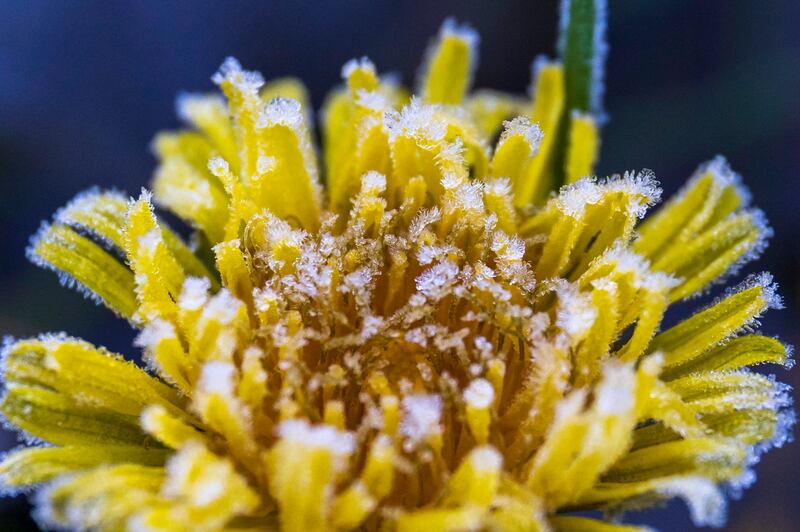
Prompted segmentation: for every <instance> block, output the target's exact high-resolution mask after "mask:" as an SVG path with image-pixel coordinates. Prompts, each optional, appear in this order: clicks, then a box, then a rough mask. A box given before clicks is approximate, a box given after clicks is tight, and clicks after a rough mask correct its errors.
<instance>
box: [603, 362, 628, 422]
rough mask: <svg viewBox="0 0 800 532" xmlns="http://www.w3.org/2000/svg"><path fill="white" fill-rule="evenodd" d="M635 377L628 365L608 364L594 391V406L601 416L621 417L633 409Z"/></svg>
mask: <svg viewBox="0 0 800 532" xmlns="http://www.w3.org/2000/svg"><path fill="white" fill-rule="evenodd" d="M635 386H636V376H635V375H634V373H633V367H632V366H631V365H629V364H617V363H613V362H612V363H608V364H606V365H605V366H604V368H603V380H602V381H601V382H600V385H599V386H598V387H597V389H596V390H595V403H594V406H595V408H596V409H597V411H598V412H600V413H602V414H611V415H622V414H626V413H628V412H630V411H631V409H632V408H633V407H634V403H635V401H634V387H635Z"/></svg>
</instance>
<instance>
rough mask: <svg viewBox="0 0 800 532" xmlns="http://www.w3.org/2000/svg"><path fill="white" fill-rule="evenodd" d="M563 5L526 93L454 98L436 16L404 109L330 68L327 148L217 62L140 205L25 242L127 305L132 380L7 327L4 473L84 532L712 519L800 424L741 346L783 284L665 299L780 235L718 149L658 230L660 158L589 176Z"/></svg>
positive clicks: (300, 108) (392, 95) (87, 216)
mask: <svg viewBox="0 0 800 532" xmlns="http://www.w3.org/2000/svg"><path fill="white" fill-rule="evenodd" d="M580 3H582V2H576V4H580ZM583 3H586V2H583ZM569 5H570V3H569V2H567V3H565V6H567V7H565V10H566V11H565V14H564V17H566V18H568V19H569V15H570V14H572V15H573V18H572V20H571V21H569V20H567V21H566V22H565V28H566V29H565V30H564V31H565V35H566V36H565V37H564V41H565V42H564V43H562V48H566V49H567V50H566V51H562V54H564V61H563V62H561V61H549V62H548V61H539V62H537V64H536V68H535V72H534V74H535V78H534V81H533V86H534V89H533V94H534V97H533V101H532V103H529V102H527V101H525V100H523V99H520V98H517V97H513V96H508V95H504V94H501V93H497V92H486V91H484V92H481V91H477V92H471V91H470V82H471V76H472V72H473V70H474V67H475V63H476V57H477V55H476V54H477V45H478V38H477V36H476V34H475V32H474V31H473V30H471V29H469V28H467V27H463V26H458V25H456V24H454V23H451V22H446V23H445V24H444V26H443V27H442V30H441V32H440V34H439V35H438V37H437V38H436V40H435V41H434V43H433V44H432V45H431V47H430V49H429V51H428V54H427V59H426V62H425V67H424V69H423V73H422V76H421V80H420V85H419V90H418V95H417V96H413V97H409V95H408V94H407V93H406V91H405V90H404V89H403V88H401V87H399V86H398V85H396V84H394V83H393V82H392V81H390V80H386V79H382V78H381V77H380V76H379V75H378V74H377V69H376V67H375V66H374V65H373V64H372V63H371V62H370V61H369V60H368V59H366V58H362V59H358V60H353V61H351V62H348V63H347V65H345V67H344V68H343V69H342V76H343V78H344V86H343V87H341V88H339V89H336V90H335V91H334V92H333V93H332V94H331V96H330V97H329V98H328V100H327V102H326V104H325V107H324V109H323V113H322V119H321V133H322V139H323V140H322V149H321V160H322V164H320V163H319V162H318V154H317V149H316V147H315V144H314V141H313V136H314V132H313V128H312V119H311V112H310V109H309V106H308V104H307V102H306V96H305V91H304V89H303V88H302V86H301V85H300V84H299V83H298V82H296V81H295V80H291V79H282V80H278V81H275V82H269V83H265V81H264V79H263V78H262V77H261V75H260V74H258V73H255V72H248V71H246V70H244V69H242V67H241V66H240V65H239V63H237V62H236V61H235V60H233V59H228V60H226V61H225V62H224V63H223V65H222V67H221V68H220V70H219V72H218V73H217V74H215V75H214V77H213V80H214V82H215V83H216V84H217V85H218V86H219V88H220V89H221V91H222V93H223V94H224V95H225V98H224V99H223V98H221V97H220V96H217V95H185V96H182V97H181V98H180V99H179V102H178V110H179V114H180V116H181V117H182V118H183V119H184V120H185V121H186V122H187V123H188V125H189V129H187V130H183V131H178V132H170V133H162V134H159V135H158V136H157V137H156V139H155V141H154V144H153V146H154V150H155V152H156V154H157V155H158V158H159V166H158V169H157V170H156V173H155V177H154V180H153V183H152V193H151V192H149V191H143V192H142V193H141V195H139V196H138V198H132V199H129V198H127V197H126V196H124V195H122V194H120V193H116V192H106V191H98V190H92V191H89V192H87V193H84V194H82V195H79V196H78V197H77V198H76V199H75V200H73V201H72V202H71V203H70V204H69V205H67V206H66V207H64V208H63V209H62V210H60V211H59V212H58V213H57V214H56V215H55V217H54V220H53V222H52V223H50V224H47V225H45V226H43V227H42V229H41V231H40V232H39V233H38V234H37V235H36V236H35V237H34V239H33V241H32V243H31V247H30V250H29V255H30V257H31V259H32V260H33V261H34V262H35V263H37V264H39V265H42V266H45V267H47V268H51V269H54V270H56V271H57V272H59V275H61V276H62V280H63V281H64V282H65V283H67V284H70V285H74V286H77V287H79V288H80V289H81V290H84V291H85V292H86V293H87V294H89V295H91V297H93V298H94V299H96V300H97V301H99V302H101V303H102V304H104V305H106V306H107V307H108V308H110V309H111V310H113V311H114V312H116V313H117V314H119V315H120V316H121V317H123V318H125V319H127V320H128V321H130V323H131V325H132V326H133V327H135V328H137V329H138V330H139V331H140V332H139V335H138V338H137V340H136V345H137V346H138V347H140V348H141V349H142V352H143V359H144V361H145V362H146V365H147V367H146V368H141V367H138V366H137V365H135V364H133V363H132V362H128V361H125V360H124V359H123V358H122V357H121V356H120V355H116V354H113V353H109V352H108V351H106V350H105V349H103V348H100V347H95V346H93V345H91V344H89V343H86V342H84V341H82V340H78V339H75V338H71V337H68V336H66V335H62V334H55V335H43V336H40V337H38V338H32V339H25V340H18V341H11V342H9V343H8V344H7V345H6V346H5V349H4V352H3V361H2V372H3V379H4V381H5V394H4V397H3V400H2V405H1V406H0V410H2V413H3V415H4V416H5V418H6V420H7V421H8V423H9V424H11V425H12V426H14V427H16V428H19V429H20V430H21V431H23V433H24V434H26V435H27V437H28V441H29V443H30V445H29V446H28V447H25V448H23V449H20V450H17V451H15V452H13V453H11V454H9V455H7V456H6V457H5V459H4V460H3V462H2V464H0V474H1V475H2V481H3V483H4V484H5V485H6V486H7V487H9V488H14V489H26V488H28V487H34V486H35V487H37V488H38V493H37V496H36V501H37V515H38V517H39V519H40V520H41V522H42V523H43V524H44V525H46V526H62V527H69V528H80V529H100V530H118V529H124V528H130V529H135V530H233V529H273V528H280V529H283V530H289V531H294V530H296V531H300V530H326V529H356V528H364V529H382V528H383V527H389V529H397V530H401V531H403V530H415V529H426V530H465V529H469V530H477V529H489V530H549V529H557V530H562V529H563V530H574V529H578V528H580V529H587V530H599V528H596V527H600V526H601V524H600V523H599V522H597V521H595V520H593V519H591V518H587V517H579V516H575V515H571V512H575V511H579V510H592V509H599V510H604V511H608V512H619V511H622V510H626V509H631V508H639V507H642V506H647V505H651V504H655V503H657V502H659V501H663V500H666V499H669V498H672V497H676V496H678V497H682V498H683V499H685V500H686V502H687V504H688V506H689V509H690V511H691V513H692V517H693V519H694V520H695V522H696V523H697V524H700V525H702V524H711V525H716V524H719V523H721V522H722V519H723V518H724V505H725V497H724V495H723V491H724V490H725V489H739V488H741V487H743V486H744V485H745V484H746V483H747V482H749V479H750V478H751V476H752V474H751V472H750V471H751V466H752V465H753V463H754V462H755V460H756V459H757V457H758V455H759V453H761V452H762V451H763V450H765V449H767V448H769V447H771V446H773V445H779V444H780V443H782V442H783V440H784V439H785V438H786V437H787V434H788V429H789V426H790V424H791V422H792V413H791V411H790V409H789V407H790V399H789V396H788V389H787V387H786V386H785V385H782V384H780V383H779V382H777V381H775V380H774V379H773V378H769V377H765V376H762V375H761V374H758V373H755V372H753V371H751V370H750V369H749V367H750V366H752V365H755V364H760V363H767V362H768V363H774V364H784V365H786V364H788V361H789V358H788V353H787V348H786V347H785V346H784V345H782V344H781V343H780V342H779V341H777V340H775V339H773V338H768V337H764V336H760V335H758V334H755V333H754V330H755V329H756V327H757V325H758V322H757V320H758V318H759V317H760V316H761V315H762V314H763V313H764V312H765V311H766V310H768V309H769V308H775V307H779V306H780V299H779V298H778V296H777V295H776V294H775V287H774V284H773V283H772V280H771V278H770V276H769V275H767V274H762V275H758V276H754V277H750V278H748V279H747V280H745V281H744V282H743V283H741V284H740V285H738V287H737V288H735V289H732V290H730V291H729V292H727V293H726V294H725V295H724V296H722V297H721V298H720V299H718V300H716V301H714V302H713V303H712V304H710V305H709V306H708V307H706V308H705V309H704V310H701V311H699V312H697V313H696V314H694V315H693V316H691V317H689V318H687V319H685V320H683V321H680V322H678V323H677V324H667V323H665V320H664V314H665V312H666V311H667V309H668V307H669V306H670V305H672V304H673V303H677V302H679V301H681V300H684V299H687V298H691V297H695V296H697V295H699V294H703V293H705V292H706V291H707V289H708V287H709V286H710V285H711V284H712V283H714V282H716V281H717V280H718V279H719V278H720V277H721V276H724V275H726V274H731V273H733V272H735V270H736V268H737V267H738V266H739V265H740V264H742V263H743V262H744V261H746V260H749V259H752V258H754V257H755V256H756V255H757V254H758V253H759V252H760V250H761V249H762V248H763V247H764V242H765V240H766V238H767V237H768V236H769V229H768V228H767V226H766V224H765V222H764V217H763V214H761V212H760V211H758V210H755V209H752V208H750V207H748V200H749V196H748V194H747V193H746V191H745V189H744V188H743V186H742V185H741V183H740V180H739V178H738V176H736V175H735V174H734V173H733V172H732V171H731V170H730V169H729V167H728V165H727V163H726V162H725V161H724V160H723V159H722V158H717V159H714V160H712V161H711V162H709V163H707V164H704V165H702V166H701V167H700V168H699V169H698V171H697V173H696V175H695V176H694V177H693V178H692V179H691V180H690V181H689V183H688V184H687V185H686V187H685V188H684V190H683V191H682V192H680V193H679V194H678V195H677V196H676V197H675V198H673V199H671V200H670V201H668V202H667V203H666V204H665V205H664V206H663V207H661V208H660V209H659V210H657V211H656V212H655V214H653V215H650V216H647V217H645V213H646V212H647V211H648V210H649V209H650V208H651V207H652V206H653V205H654V204H655V203H657V202H658V201H659V199H660V189H659V188H658V184H657V182H656V181H655V178H654V176H653V173H652V172H650V171H647V170H645V171H642V172H627V173H625V174H624V175H616V176H612V177H609V178H607V179H596V178H593V177H587V176H591V175H592V173H593V166H594V162H595V159H596V153H597V148H598V138H599V137H598V121H599V117H600V110H599V109H598V106H599V91H598V90H596V89H595V90H594V91H589V92H587V93H586V94H584V95H583V96H581V95H580V93H579V92H577V93H576V92H575V90H574V87H575V80H576V76H578V75H579V73H580V72H579V70H580V69H578V70H574V69H573V70H570V68H571V67H570V65H571V64H573V63H574V57H573V56H572V55H571V52H570V46H571V44H570V43H571V42H572V41H571V40H570V39H571V38H570V35H571V34H570V31H572V28H573V27H574V26H573V25H574V24H577V23H578V22H580V21H581V20H580V19H578V18H575V17H576V16H575V13H572V12H571V11H569V9H570V8H569ZM593 5H594V4H593ZM601 11H602V10H601ZM601 11H599V12H597V13H595V14H596V18H598V19H602V16H601V15H602V12H601ZM590 28H591V30H590V31H594V32H595V33H597V32H601V31H602V24H592V25H590ZM595 37H596V35H595ZM587 42H589V43H590V48H592V47H593V48H594V51H593V54H594V55H598V54H599V55H602V50H601V49H602V48H603V46H602V41H601V40H597V39H594V40H593V39H589V40H588V41H587ZM598 43H600V44H598ZM576 72H578V73H576ZM585 79H587V80H588V83H589V85H587V86H591V85H592V84H596V83H597V81H598V79H599V70H598V67H597V65H596V64H595V65H594V66H592V67H591V68H589V76H588V77H586V78H585ZM576 94H577V96H576ZM581 98H583V100H585V102H584V103H585V105H584V104H581V101H582V100H581ZM516 115H519V116H516ZM515 116H516V118H515ZM498 134H499V140H498V141H497V142H496V143H494V145H493V144H492V142H491V140H490V139H492V138H495V137H496V136H497V135H498ZM320 176H324V179H322V178H321V177H320ZM323 182H324V185H323V184H322V183H323ZM561 184H563V186H561V188H560V190H559V191H558V192H557V193H556V194H551V193H550V192H551V190H552V189H553V188H554V187H556V186H558V185H561ZM154 206H158V207H160V208H163V209H166V210H169V211H171V212H173V213H175V214H176V215H178V216H179V217H181V218H182V219H183V220H185V221H186V222H187V223H188V224H189V225H190V226H191V227H192V228H193V229H194V237H193V240H192V244H191V245H189V244H187V243H185V242H184V241H183V240H182V239H181V237H180V236H179V235H178V234H177V233H175V232H173V231H172V230H171V229H170V228H168V227H167V225H166V224H165V223H164V222H163V221H162V220H161V219H160V218H159V217H158V216H157V214H156V211H155V210H154ZM604 526H607V527H609V528H608V530H612V529H616V528H617V526H616V525H611V524H608V525H604ZM605 529H606V528H603V530H605ZM619 529H620V530H622V529H627V528H626V527H619Z"/></svg>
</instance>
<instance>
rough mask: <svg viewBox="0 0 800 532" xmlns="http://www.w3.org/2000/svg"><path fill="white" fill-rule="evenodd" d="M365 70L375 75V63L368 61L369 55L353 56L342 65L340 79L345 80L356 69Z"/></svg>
mask: <svg viewBox="0 0 800 532" xmlns="http://www.w3.org/2000/svg"><path fill="white" fill-rule="evenodd" d="M359 69H360V70H365V71H367V72H370V73H372V74H373V75H375V72H376V71H375V64H374V63H373V62H372V61H370V59H369V57H366V56H364V57H360V58H358V59H356V58H353V59H351V60H349V61H348V62H347V63H345V64H344V66H343V67H342V79H344V80H347V79H348V78H349V77H350V75H351V74H352V73H353V72H355V71H356V70H359Z"/></svg>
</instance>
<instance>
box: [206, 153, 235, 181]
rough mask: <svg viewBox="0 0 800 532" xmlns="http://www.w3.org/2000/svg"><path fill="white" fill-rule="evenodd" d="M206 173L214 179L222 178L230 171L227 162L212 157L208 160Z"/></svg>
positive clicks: (220, 158)
mask: <svg viewBox="0 0 800 532" xmlns="http://www.w3.org/2000/svg"><path fill="white" fill-rule="evenodd" d="M208 171H209V172H211V173H212V174H213V175H214V176H215V177H219V178H223V177H225V176H226V175H228V174H229V173H230V171H231V169H230V166H228V161H226V160H225V159H223V158H222V157H219V156H217V157H212V158H210V159H209V160H208Z"/></svg>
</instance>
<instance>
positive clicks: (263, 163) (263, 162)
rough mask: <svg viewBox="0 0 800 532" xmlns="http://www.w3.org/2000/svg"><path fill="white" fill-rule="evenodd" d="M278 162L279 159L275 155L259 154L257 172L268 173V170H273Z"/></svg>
mask: <svg viewBox="0 0 800 532" xmlns="http://www.w3.org/2000/svg"><path fill="white" fill-rule="evenodd" d="M277 163H278V161H277V160H275V157H269V156H267V155H259V156H258V159H256V172H258V173H259V174H266V173H267V172H269V171H271V170H273V169H274V168H275V166H276V165H277Z"/></svg>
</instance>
